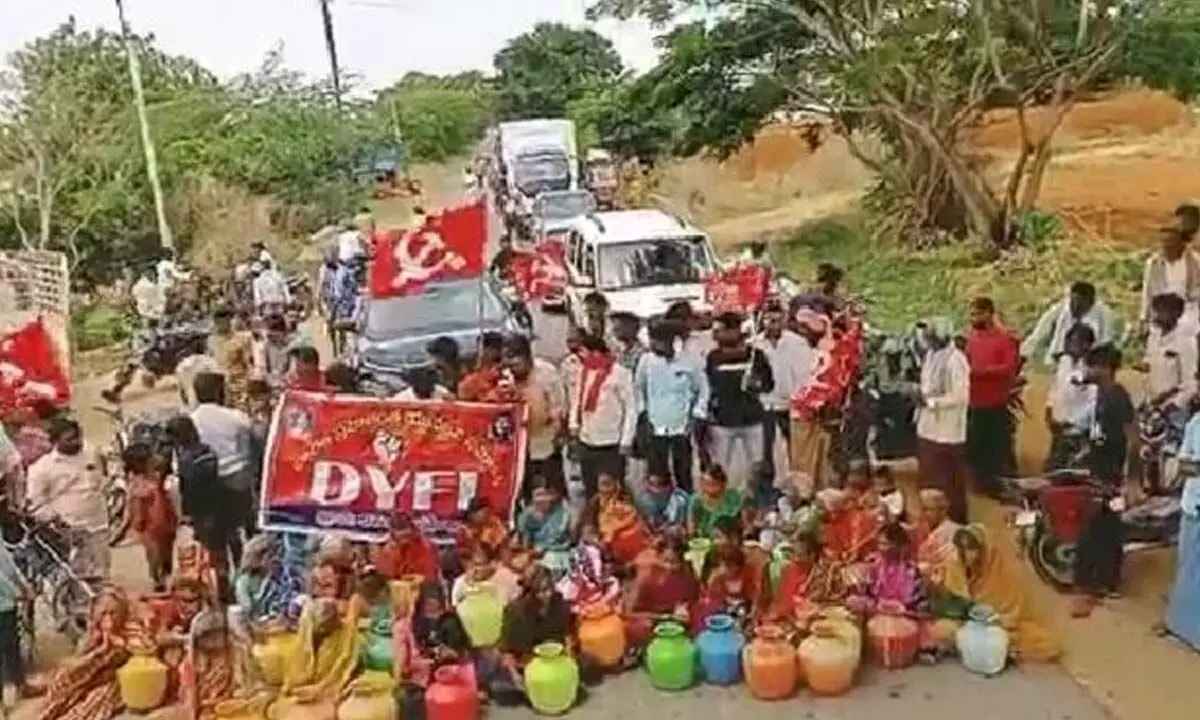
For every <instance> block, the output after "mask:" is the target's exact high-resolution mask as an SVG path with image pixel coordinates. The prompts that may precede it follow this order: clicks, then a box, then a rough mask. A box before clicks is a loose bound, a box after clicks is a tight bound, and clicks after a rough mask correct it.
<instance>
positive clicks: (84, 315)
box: [71, 305, 132, 351]
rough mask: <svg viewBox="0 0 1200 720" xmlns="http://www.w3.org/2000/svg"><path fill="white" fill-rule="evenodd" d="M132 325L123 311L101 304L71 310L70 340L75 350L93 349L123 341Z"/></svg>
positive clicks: (128, 335) (129, 332) (129, 333)
mask: <svg viewBox="0 0 1200 720" xmlns="http://www.w3.org/2000/svg"><path fill="white" fill-rule="evenodd" d="M131 334H132V327H131V326H130V324H129V321H128V319H126V317H125V315H124V313H122V312H120V311H118V310H115V309H113V308H111V307H106V306H103V305H90V306H84V307H80V308H74V309H72V310H71V341H72V342H73V343H74V345H75V350H76V351H87V350H95V349H97V348H103V347H109V346H111V345H117V344H120V343H123V342H125V341H126V340H128V339H129V337H130V335H131Z"/></svg>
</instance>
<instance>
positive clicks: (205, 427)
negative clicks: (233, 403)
mask: <svg viewBox="0 0 1200 720" xmlns="http://www.w3.org/2000/svg"><path fill="white" fill-rule="evenodd" d="M192 422H193V423H195V425H196V431H197V432H198V433H199V434H200V441H201V442H203V443H204V444H205V445H207V446H209V447H210V448H212V451H213V453H214V454H215V455H216V456H217V472H218V473H219V474H220V475H221V476H222V477H227V476H229V475H233V474H234V473H239V472H241V471H243V470H245V469H246V467H247V466H248V465H249V463H250V438H251V437H253V433H254V426H253V425H252V424H251V422H250V418H249V416H247V415H246V413H244V412H242V411H241V410H234V409H233V408H227V407H223V406H221V405H214V404H212V403H202V404H200V405H198V406H197V407H196V409H195V410H192Z"/></svg>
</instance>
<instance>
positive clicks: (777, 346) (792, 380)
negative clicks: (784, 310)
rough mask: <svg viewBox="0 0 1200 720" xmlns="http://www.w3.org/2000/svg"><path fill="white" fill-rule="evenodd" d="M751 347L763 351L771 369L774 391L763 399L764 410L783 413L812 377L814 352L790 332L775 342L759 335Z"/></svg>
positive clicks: (802, 339)
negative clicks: (797, 392) (793, 396)
mask: <svg viewBox="0 0 1200 720" xmlns="http://www.w3.org/2000/svg"><path fill="white" fill-rule="evenodd" d="M754 347H756V348H758V349H759V350H762V352H763V354H764V355H766V356H767V362H769V363H770V365H771V377H772V378H774V380H775V389H774V390H772V391H771V392H769V393H766V394H764V395H763V396H762V404H763V409H765V410H767V411H772V412H782V411H785V410H787V409H788V407H789V406H790V402H791V399H792V395H795V394H796V391H797V390H799V389H800V388H802V387H804V384H805V383H807V382H808V379H809V377H811V376H812V371H813V366H814V364H815V362H816V358H817V351H816V349H815V348H813V346H812V345H810V344H809V343H808V341H807V340H805V339H804V338H802V337H800V335H799V334H797V333H794V332H792V331H791V330H784V331H783V333H782V334H781V335H780V336H779V339H778V340H775V341H772V340H771V339H770V338H768V337H767V336H766V335H759V336H758V337H757V338H756V339H755V341H754Z"/></svg>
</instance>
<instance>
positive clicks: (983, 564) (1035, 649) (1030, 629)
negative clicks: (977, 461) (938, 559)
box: [954, 524, 1062, 661]
mask: <svg viewBox="0 0 1200 720" xmlns="http://www.w3.org/2000/svg"><path fill="white" fill-rule="evenodd" d="M954 545H955V546H956V547H957V548H958V553H959V556H960V557H961V558H962V563H963V567H964V568H965V569H966V572H967V588H968V591H969V592H970V596H971V600H972V601H973V602H975V603H977V604H980V605H986V606H987V607H988V608H991V609H992V610H993V611H995V613H996V614H997V615H998V616H999V617H1000V620H1001V621H1002V622H1003V624H1004V629H1005V630H1007V631H1008V635H1009V638H1010V649H1009V653H1010V654H1012V656H1013V657H1014V658H1015V659H1017V660H1032V661H1051V660H1055V659H1057V658H1058V656H1059V654H1060V653H1061V651H1062V648H1061V646H1060V645H1059V642H1058V639H1057V638H1055V637H1054V636H1053V635H1051V634H1050V632H1049V631H1047V630H1046V629H1045V628H1044V627H1042V625H1041V624H1040V623H1039V622H1038V621H1037V620H1036V619H1035V618H1034V616H1033V609H1032V607H1031V604H1032V603H1031V602H1030V600H1029V597H1028V595H1027V594H1026V590H1025V585H1024V583H1023V582H1022V581H1021V578H1020V576H1019V574H1018V572H1017V568H1016V567H1014V564H1013V560H1012V559H1011V558H1010V557H1009V556H1008V555H1006V554H1005V553H1004V552H1003V551H1002V550H1001V549H1000V548H997V547H996V545H995V541H994V540H992V538H991V537H990V536H989V535H988V531H987V529H986V528H984V526H983V525H979V524H975V525H968V526H967V527H965V528H963V529H961V530H959V531H958V532H957V533H956V534H955V535H954Z"/></svg>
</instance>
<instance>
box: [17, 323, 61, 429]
mask: <svg viewBox="0 0 1200 720" xmlns="http://www.w3.org/2000/svg"><path fill="white" fill-rule="evenodd" d="M42 400H47V401H50V402H52V403H54V404H55V405H67V404H68V403H70V402H71V382H70V379H69V378H68V377H67V373H66V371H65V370H64V369H63V367H62V364H61V363H60V362H59V356H58V353H57V352H56V351H55V347H54V341H53V340H52V339H51V337H50V333H49V332H48V331H47V330H46V326H45V325H44V324H43V323H42V321H41V320H40V319H38V320H34V321H33V322H31V323H28V324H26V325H24V326H22V327H20V328H17V329H16V330H13V331H11V332H8V333H4V334H3V335H0V410H11V409H12V408H16V407H23V406H28V405H31V404H33V403H35V402H38V401H42Z"/></svg>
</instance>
